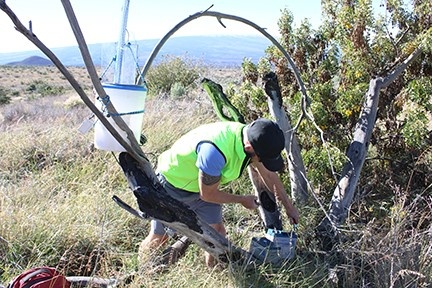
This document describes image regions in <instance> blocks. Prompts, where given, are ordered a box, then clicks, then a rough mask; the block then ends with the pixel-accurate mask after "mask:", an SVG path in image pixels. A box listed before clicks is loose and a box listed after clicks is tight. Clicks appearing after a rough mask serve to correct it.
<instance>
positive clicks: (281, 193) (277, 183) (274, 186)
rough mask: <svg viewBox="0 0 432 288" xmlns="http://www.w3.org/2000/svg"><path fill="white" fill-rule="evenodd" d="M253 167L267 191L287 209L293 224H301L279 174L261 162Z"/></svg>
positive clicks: (253, 164)
mask: <svg viewBox="0 0 432 288" xmlns="http://www.w3.org/2000/svg"><path fill="white" fill-rule="evenodd" d="M251 165H252V168H253V169H255V170H256V171H258V174H259V175H260V176H261V179H262V180H263V182H264V184H265V185H266V187H267V189H268V190H269V191H270V192H272V193H273V194H274V195H275V198H276V199H277V200H279V201H280V202H281V203H282V205H283V206H284V207H285V211H286V213H287V215H288V217H289V218H290V219H291V222H292V223H293V224H297V223H299V217H300V216H299V212H298V210H297V208H295V207H294V205H293V204H292V202H291V200H290V199H289V198H288V194H287V193H286V190H285V188H284V186H283V184H282V181H281V180H280V178H279V176H278V175H277V173H276V172H272V171H269V170H267V169H266V168H265V167H264V165H263V164H262V163H261V162H255V163H251Z"/></svg>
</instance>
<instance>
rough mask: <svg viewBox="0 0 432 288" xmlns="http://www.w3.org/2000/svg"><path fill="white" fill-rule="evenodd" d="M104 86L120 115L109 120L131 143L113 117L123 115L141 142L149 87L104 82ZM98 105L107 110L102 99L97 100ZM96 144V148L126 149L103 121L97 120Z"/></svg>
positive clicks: (121, 150)
mask: <svg viewBox="0 0 432 288" xmlns="http://www.w3.org/2000/svg"><path fill="white" fill-rule="evenodd" d="M102 87H103V88H104V89H105V92H106V93H107V95H108V96H109V101H110V102H111V103H112V104H113V106H114V108H115V109H116V110H117V113H118V115H111V116H109V117H107V119H108V121H109V122H110V123H111V124H112V125H113V126H114V128H115V129H116V130H117V131H118V132H119V134H120V135H121V136H122V137H123V139H125V140H126V141H127V142H128V143H130V142H129V140H128V139H127V136H126V132H124V131H123V130H122V129H120V128H119V127H118V126H117V125H116V124H115V122H114V119H113V117H122V118H123V120H124V121H125V123H126V124H127V125H128V127H129V128H130V130H131V131H132V132H133V133H134V136H135V138H136V140H137V141H138V143H139V140H140V138H141V130H142V123H143V116H144V103H145V98H146V96H147V88H146V87H145V86H139V85H125V84H102ZM96 106H97V107H98V108H99V109H100V110H101V111H102V112H104V113H105V112H107V111H105V110H106V109H105V107H104V104H103V103H102V102H101V101H99V100H96ZM94 145H95V147H96V148H98V149H101V150H105V151H113V152H123V151H126V149H124V148H123V146H122V145H121V144H120V143H118V141H117V140H116V139H115V138H114V137H113V136H112V135H111V133H110V132H109V131H108V130H107V129H106V128H105V126H104V125H103V124H102V122H101V121H97V122H96V124H95V134H94Z"/></svg>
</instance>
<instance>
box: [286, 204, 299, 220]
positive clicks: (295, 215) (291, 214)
mask: <svg viewBox="0 0 432 288" xmlns="http://www.w3.org/2000/svg"><path fill="white" fill-rule="evenodd" d="M286 213H287V215H288V218H289V219H290V221H291V224H298V223H299V217H300V214H299V212H298V210H297V208H295V207H294V206H293V205H291V207H290V209H289V210H286Z"/></svg>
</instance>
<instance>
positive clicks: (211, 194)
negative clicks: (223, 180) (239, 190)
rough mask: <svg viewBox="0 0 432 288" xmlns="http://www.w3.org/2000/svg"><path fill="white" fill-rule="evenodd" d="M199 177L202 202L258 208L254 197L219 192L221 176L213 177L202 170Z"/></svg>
mask: <svg viewBox="0 0 432 288" xmlns="http://www.w3.org/2000/svg"><path fill="white" fill-rule="evenodd" d="M198 177H199V179H198V182H199V187H200V197H201V199H202V200H204V201H206V202H211V203H218V204H224V203H240V204H242V205H243V206H244V207H245V208H248V209H256V208H258V205H257V203H256V197H255V196H254V195H235V194H230V193H226V192H223V191H221V190H219V183H220V176H211V175H208V174H206V173H204V172H203V171H201V170H200V172H199V176H198Z"/></svg>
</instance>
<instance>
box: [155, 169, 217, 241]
mask: <svg viewBox="0 0 432 288" xmlns="http://www.w3.org/2000/svg"><path fill="white" fill-rule="evenodd" d="M157 177H158V179H159V181H160V183H161V184H162V186H163V187H164V188H165V190H166V191H167V193H168V194H169V195H170V196H171V197H173V198H175V199H177V200H179V201H181V202H183V203H185V204H186V205H188V206H189V208H190V209H191V210H193V211H195V213H196V214H197V215H198V216H199V217H200V218H201V219H202V220H203V221H205V222H207V223H208V224H220V223H222V206H221V205H220V204H215V203H209V202H205V201H203V200H201V198H200V195H199V193H195V192H189V191H185V190H182V189H178V188H175V187H174V186H172V185H171V184H170V183H168V181H166V179H165V177H164V176H163V175H162V174H160V173H158V174H157ZM151 232H153V233H154V234H157V235H163V234H165V233H166V228H165V226H164V225H163V224H162V223H160V222H159V221H157V220H151Z"/></svg>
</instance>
